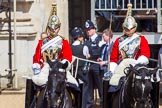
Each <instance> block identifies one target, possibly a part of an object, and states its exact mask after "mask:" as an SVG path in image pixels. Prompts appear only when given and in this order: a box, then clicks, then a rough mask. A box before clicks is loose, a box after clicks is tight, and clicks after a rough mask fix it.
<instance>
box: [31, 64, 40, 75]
mask: <svg viewBox="0 0 162 108" xmlns="http://www.w3.org/2000/svg"><path fill="white" fill-rule="evenodd" d="M32 70H33V72H34V75H36V74H39V73H40V71H41V68H40V64H38V63H34V64H33V66H32Z"/></svg>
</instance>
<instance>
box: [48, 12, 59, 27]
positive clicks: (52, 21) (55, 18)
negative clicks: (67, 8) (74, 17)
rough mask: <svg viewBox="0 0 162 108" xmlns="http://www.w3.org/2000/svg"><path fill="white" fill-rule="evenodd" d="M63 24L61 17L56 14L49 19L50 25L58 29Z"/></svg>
mask: <svg viewBox="0 0 162 108" xmlns="http://www.w3.org/2000/svg"><path fill="white" fill-rule="evenodd" d="M60 26H61V23H60V20H59V17H58V16H56V15H52V16H51V17H50V19H49V21H48V27H49V28H51V29H57V28H59V27H60Z"/></svg>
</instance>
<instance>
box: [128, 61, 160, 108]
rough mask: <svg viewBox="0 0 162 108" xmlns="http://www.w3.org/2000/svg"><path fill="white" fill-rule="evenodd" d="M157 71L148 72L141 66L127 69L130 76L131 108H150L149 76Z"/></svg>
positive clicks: (145, 67)
mask: <svg viewBox="0 0 162 108" xmlns="http://www.w3.org/2000/svg"><path fill="white" fill-rule="evenodd" d="M157 70H158V68H156V69H154V70H150V69H148V67H147V66H146V65H142V64H137V65H135V66H134V67H133V66H131V65H130V67H128V72H127V73H131V74H132V80H131V83H132V85H131V87H132V91H131V92H132V94H133V95H132V96H133V101H134V104H133V108H150V104H149V101H150V91H151V89H152V82H151V75H152V74H154V73H156V72H157Z"/></svg>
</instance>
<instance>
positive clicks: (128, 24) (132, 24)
mask: <svg viewBox="0 0 162 108" xmlns="http://www.w3.org/2000/svg"><path fill="white" fill-rule="evenodd" d="M123 28H126V29H129V30H130V29H132V28H137V22H136V20H135V19H134V18H133V17H132V16H127V17H126V18H125V20H124V23H123Z"/></svg>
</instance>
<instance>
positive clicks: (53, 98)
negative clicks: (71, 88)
mask: <svg viewBox="0 0 162 108" xmlns="http://www.w3.org/2000/svg"><path fill="white" fill-rule="evenodd" d="M47 62H48V64H49V66H50V71H49V76H48V83H47V90H48V100H49V105H50V108H58V107H59V106H60V104H61V103H62V98H63V96H64V90H65V87H66V85H65V83H66V82H65V80H66V71H65V69H66V67H67V63H64V64H63V63H61V62H60V61H59V60H55V61H50V60H49V59H47Z"/></svg>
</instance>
